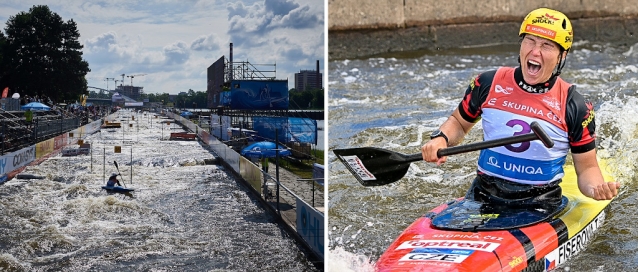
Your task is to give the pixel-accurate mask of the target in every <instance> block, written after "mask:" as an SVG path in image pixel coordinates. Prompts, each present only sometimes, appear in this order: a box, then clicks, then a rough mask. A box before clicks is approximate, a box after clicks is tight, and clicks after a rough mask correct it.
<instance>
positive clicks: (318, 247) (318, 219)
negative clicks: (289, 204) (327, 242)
mask: <svg viewBox="0 0 638 272" xmlns="http://www.w3.org/2000/svg"><path fill="white" fill-rule="evenodd" d="M323 217H324V216H323V214H322V213H320V212H318V211H317V210H315V209H313V208H312V207H310V206H309V205H308V204H307V203H306V202H303V201H302V200H300V199H299V198H297V233H299V235H301V237H302V238H303V239H304V241H306V242H307V243H308V245H310V247H311V248H312V251H314V252H315V253H317V255H319V256H320V257H321V258H322V259H323V250H324V246H323V245H324V242H323V237H324V236H323V230H324V228H323Z"/></svg>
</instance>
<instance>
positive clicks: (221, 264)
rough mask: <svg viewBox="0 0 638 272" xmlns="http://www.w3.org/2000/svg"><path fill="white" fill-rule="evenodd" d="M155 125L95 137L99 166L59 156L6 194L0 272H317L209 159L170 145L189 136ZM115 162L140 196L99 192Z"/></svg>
mask: <svg viewBox="0 0 638 272" xmlns="http://www.w3.org/2000/svg"><path fill="white" fill-rule="evenodd" d="M132 114H133V113H130V112H128V113H127V112H122V113H120V114H116V115H115V117H118V116H119V117H120V118H123V117H125V116H130V115H132ZM154 117H155V116H154V115H146V116H144V115H141V114H139V113H137V114H136V118H135V119H136V120H137V121H132V122H131V123H133V124H135V125H134V127H133V128H129V127H128V121H123V122H124V127H125V131H124V133H123V132H122V129H103V130H102V131H101V132H98V133H95V134H93V135H89V136H88V137H87V138H86V139H85V141H86V142H89V143H91V144H92V148H93V155H92V160H91V156H78V157H61V156H60V155H57V156H54V157H51V158H49V159H47V160H46V161H44V162H43V163H41V164H39V165H35V166H29V167H27V169H26V170H25V171H24V173H31V174H36V175H41V176H44V177H45V178H44V179H40V180H22V179H13V180H11V181H8V182H7V183H5V184H3V185H1V186H0V270H3V271H4V270H8V271H317V269H316V268H315V267H314V265H313V264H312V263H311V262H310V261H309V259H308V257H307V255H306V253H304V250H302V249H301V246H299V245H298V244H297V243H296V242H295V240H294V239H293V238H291V237H290V236H288V234H287V233H286V231H284V230H283V229H282V228H281V227H280V226H279V225H278V223H277V222H276V220H275V218H274V217H272V216H271V215H270V214H269V212H268V211H266V210H264V209H263V208H261V207H260V204H259V202H258V201H257V199H256V198H255V197H254V196H253V195H251V193H249V192H248V189H247V188H246V187H244V186H243V185H242V184H241V183H239V182H238V181H237V180H235V178H233V177H232V176H231V175H230V174H229V173H228V172H227V171H226V170H225V169H224V168H223V167H221V166H217V165H205V164H204V160H205V159H212V158H213V157H214V156H213V155H212V154H211V153H210V152H209V151H207V150H206V149H205V148H203V147H202V146H201V145H200V144H199V143H198V142H195V141H168V137H169V133H170V132H171V131H172V132H180V131H183V130H181V128H180V127H178V125H176V124H171V125H161V124H160V123H158V121H159V120H160V119H154ZM120 118H116V119H117V120H119V119H120ZM117 120H115V121H117ZM126 120H130V117H128V119H126ZM111 121H113V120H111ZM115 146H121V153H115V152H114V149H115V148H114V147H115ZM114 161H116V162H117V163H118V167H119V171H120V172H121V174H122V176H121V177H119V179H120V180H121V181H122V182H123V183H124V185H125V186H126V187H129V188H134V189H135V190H136V191H135V192H134V193H133V194H132V196H133V197H129V196H125V195H122V194H108V193H106V192H105V191H103V190H102V189H101V186H102V185H105V183H106V177H108V175H110V173H112V172H115V173H117V172H118V168H116V167H115V164H114V163H113V162H114ZM104 162H106V165H105V164H104ZM131 165H132V167H131ZM131 170H132V172H133V173H132V175H131ZM105 172H106V173H105ZM105 175H106V177H105ZM131 176H132V178H131Z"/></svg>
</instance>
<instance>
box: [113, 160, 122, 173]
mask: <svg viewBox="0 0 638 272" xmlns="http://www.w3.org/2000/svg"><path fill="white" fill-rule="evenodd" d="M113 164H115V168H116V169H117V171H120V168H119V167H117V161H113Z"/></svg>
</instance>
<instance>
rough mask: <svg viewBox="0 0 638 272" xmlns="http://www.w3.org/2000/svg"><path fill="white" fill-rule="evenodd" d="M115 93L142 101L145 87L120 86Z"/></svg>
mask: <svg viewBox="0 0 638 272" xmlns="http://www.w3.org/2000/svg"><path fill="white" fill-rule="evenodd" d="M115 91H116V92H118V93H120V94H122V95H125V96H128V97H130V98H131V99H133V100H137V101H141V100H142V99H141V98H142V94H144V87H139V86H130V85H120V86H116V87H115Z"/></svg>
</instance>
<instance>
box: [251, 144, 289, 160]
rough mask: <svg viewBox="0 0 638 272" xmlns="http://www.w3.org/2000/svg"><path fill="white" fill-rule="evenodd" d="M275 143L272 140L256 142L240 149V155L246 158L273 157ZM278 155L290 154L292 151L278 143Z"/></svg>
mask: <svg viewBox="0 0 638 272" xmlns="http://www.w3.org/2000/svg"><path fill="white" fill-rule="evenodd" d="M276 149H277V148H275V143H273V142H266V141H264V142H256V143H254V144H251V145H249V146H247V147H245V148H244V149H242V150H241V155H243V156H246V157H248V158H274V157H275V156H276V154H275V153H276ZM278 149H279V156H280V157H281V156H290V155H292V153H291V152H290V150H288V149H286V148H285V147H284V146H282V145H279V146H278Z"/></svg>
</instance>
